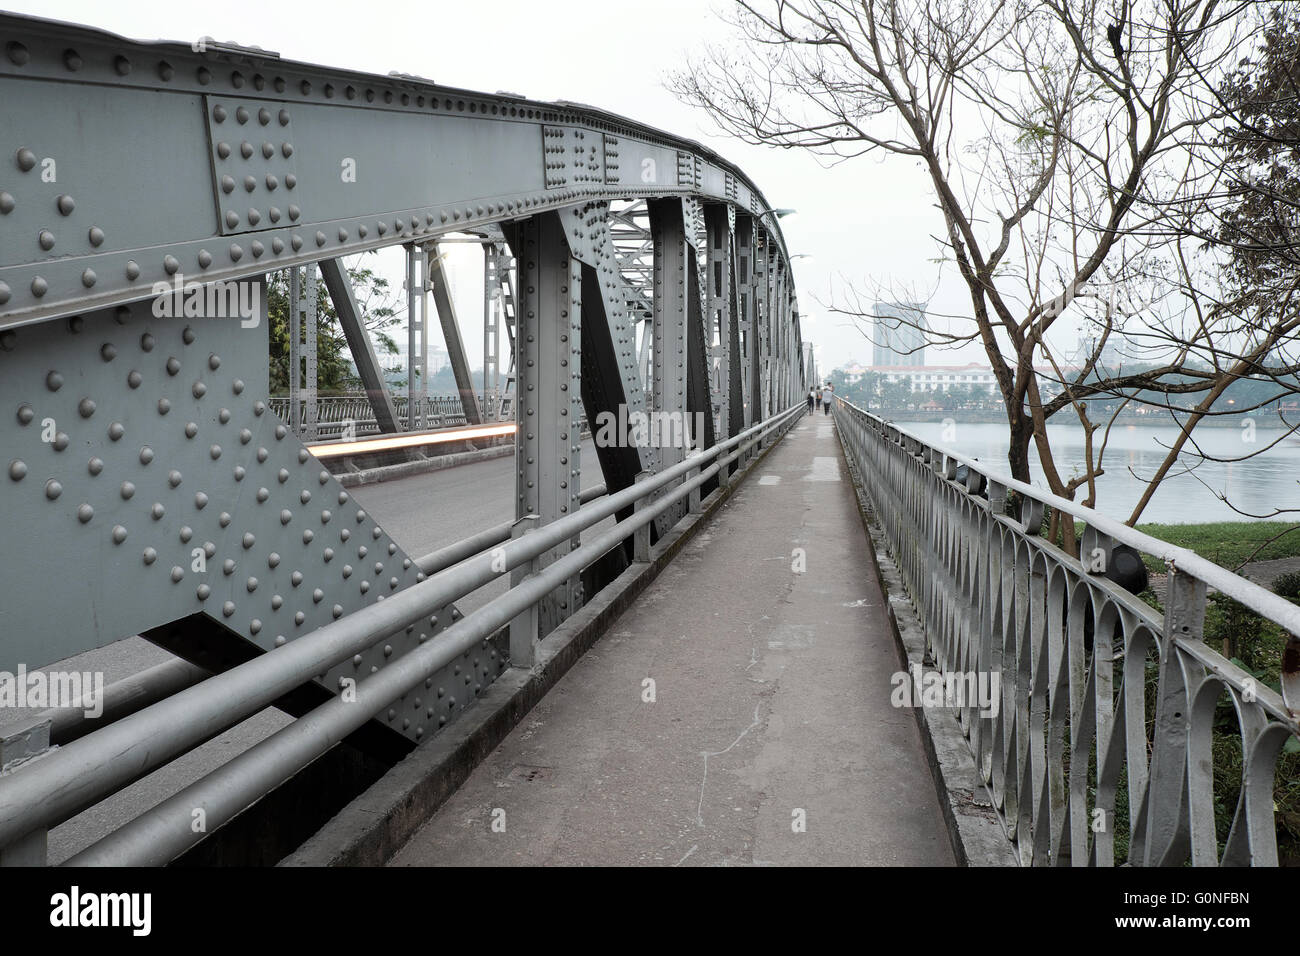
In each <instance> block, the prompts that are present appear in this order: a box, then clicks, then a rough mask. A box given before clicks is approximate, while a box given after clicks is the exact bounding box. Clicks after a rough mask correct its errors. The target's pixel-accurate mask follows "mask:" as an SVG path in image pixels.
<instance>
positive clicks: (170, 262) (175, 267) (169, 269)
mask: <svg viewBox="0 0 1300 956" xmlns="http://www.w3.org/2000/svg"><path fill="white" fill-rule="evenodd" d="M180 268H181V263H180V260H179V259H177V258H176V257H175V256H171V255H168V256H163V269H164V270H165V271H166V273H167V274H168V275H169V276H172V275H175V274H176V273H177V272H178V271H180Z"/></svg>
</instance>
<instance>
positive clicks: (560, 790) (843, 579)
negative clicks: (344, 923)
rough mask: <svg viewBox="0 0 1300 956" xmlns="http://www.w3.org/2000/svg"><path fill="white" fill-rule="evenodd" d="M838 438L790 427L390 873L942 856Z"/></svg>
mask: <svg viewBox="0 0 1300 956" xmlns="http://www.w3.org/2000/svg"><path fill="white" fill-rule="evenodd" d="M834 431H835V428H834V425H833V424H832V422H831V420H830V419H828V418H824V417H822V416H821V415H818V416H816V417H815V418H804V419H802V420H801V421H800V423H799V424H798V425H797V426H796V427H795V428H794V429H793V430H792V431H791V432H790V433H789V434H788V435H787V436H786V437H785V438H784V439H783V440H782V441H781V442H780V443H779V444H778V445H777V446H776V448H775V449H774V450H773V451H772V452H771V454H770V455H769V457H768V458H767V459H766V460H764V461H763V462H762V463H761V464H760V466H759V467H758V469H757V470H756V473H755V474H752V475H751V476H750V477H749V478H748V479H747V480H746V481H745V482H744V484H742V485H741V486H740V487H739V488H738V489H737V491H736V493H735V495H734V496H733V497H732V498H731V499H730V500H729V501H728V502H727V503H726V504H725V505H724V507H723V508H722V509H721V510H720V512H719V513H718V514H717V515H715V516H714V517H713V519H712V520H711V521H710V522H709V523H707V524H706V525H705V526H703V527H702V528H701V529H700V531H699V533H698V534H697V535H696V537H695V538H694V539H693V540H692V541H691V542H690V543H689V544H688V545H687V547H686V548H685V549H684V550H683V551H682V553H680V554H679V555H678V556H677V557H676V558H675V559H674V560H673V562H672V563H671V564H670V565H668V567H667V568H666V569H665V570H664V571H663V573H662V574H661V575H660V576H659V577H658V578H657V579H656V580H655V582H654V583H653V584H652V585H651V586H650V587H649V588H648V589H647V590H646V591H645V592H644V593H643V594H642V595H641V597H640V598H639V599H638V600H637V601H636V602H635V603H634V604H633V605H632V606H631V607H630V608H629V609H628V610H627V611H625V612H624V613H623V615H622V616H621V617H620V618H619V619H618V620H617V621H616V622H615V623H614V624H613V626H612V628H611V630H610V631H609V632H608V633H607V634H606V635H605V636H604V637H602V638H601V640H600V641H599V642H598V643H597V644H596V645H595V647H593V648H592V649H591V650H590V651H588V652H587V653H586V655H584V656H583V658H582V659H581V660H580V661H579V662H578V663H577V664H576V665H575V666H574V667H573V668H572V670H570V671H569V673H568V674H567V675H565V677H564V678H563V679H562V680H561V681H560V682H559V683H558V684H557V685H556V687H554V688H553V689H552V690H551V691H550V693H548V694H547V696H546V697H545V698H543V700H542V701H541V702H540V703H539V704H538V705H537V706H536V707H534V708H533V710H532V711H531V712H530V713H529V714H528V715H527V716H526V717H525V718H524V719H523V721H522V722H521V723H520V724H519V725H518V726H517V727H516V728H515V730H514V731H513V732H512V733H511V734H510V735H509V736H508V738H507V739H506V740H505V741H504V742H503V744H502V745H501V746H499V747H498V748H497V749H496V750H495V751H494V752H493V753H492V754H491V755H490V756H489V757H488V759H487V760H486V761H484V762H483V763H482V764H481V765H480V766H479V767H478V768H477V769H476V770H475V771H474V772H473V773H472V775H471V776H470V778H469V779H468V780H467V781H466V783H465V784H464V785H463V786H461V788H460V789H459V790H458V791H457V792H456V793H455V794H453V795H452V797H451V798H450V799H449V800H448V801H447V802H446V803H445V804H444V805H443V806H442V808H441V809H440V810H439V811H438V812H437V813H436V814H435V815H434V816H433V817H432V818H431V819H430V820H429V822H428V823H427V824H426V825H425V826H424V827H423V828H422V829H421V830H420V831H419V832H418V833H417V834H416V835H415V836H414V837H413V838H412V839H411V840H410V841H409V842H408V843H407V844H406V846H405V847H404V848H403V849H402V850H401V851H399V852H398V853H397V854H396V856H395V857H394V858H393V860H392V861H391V863H390V865H393V866H421V865H461V866H465V865H509V864H523V865H543V864H560V865H562V864H607V865H617V864H641V865H646V864H649V865H655V864H662V865H675V864H682V865H688V866H708V865H763V864H776V865H791V864H793V865H798V864H805V865H813V864H817V865H837V864H838V865H863V864H871V865H891V864H892V865H927V864H929V865H952V863H953V862H954V860H953V856H952V850H951V846H950V844H949V842H948V838H947V831H946V829H945V827H944V824H943V820H942V818H941V815H940V810H939V805H938V800H937V797H936V794H935V787H934V783H933V781H932V779H931V776H930V772H929V769H928V766H927V763H926V760H925V757H924V754H923V751H922V745H921V739H920V733H919V730H918V727H917V724H916V721H915V720H914V719H913V716H912V714H911V712H910V711H909V710H905V709H895V708H893V707H892V706H891V705H890V703H889V698H890V690H891V686H890V676H891V674H893V673H894V672H896V671H898V670H901V669H902V668H903V664H902V662H901V660H900V658H899V654H898V651H897V650H896V646H895V642H894V639H893V636H892V633H891V631H890V627H889V624H888V621H887V618H886V615H885V612H884V610H883V607H884V600H883V598H882V595H881V592H880V588H879V585H878V583H877V581H876V577H875V575H874V573H873V571H872V567H873V565H872V562H873V557H872V555H871V553H870V551H869V548H868V545H867V541H866V536H865V535H864V534H863V532H862V527H861V524H860V521H859V517H858V513H857V500H856V496H855V495H854V492H853V487H852V484H851V482H850V480H849V476H848V474H847V471H846V467H845V463H844V459H843V456H842V455H841V452H840V447H839V442H838V440H837V438H836V436H835V434H834ZM795 549H802V550H803V552H804V553H805V554H806V559H807V568H806V572H805V573H795V572H794V571H793V562H794V561H795V558H796V555H795V553H794V552H795ZM647 678H648V679H651V680H653V681H654V697H655V700H654V702H653V703H649V702H646V701H645V700H644V695H645V685H644V683H643V682H644V681H645V680H646V679H647ZM499 811H504V817H502V814H501V813H500V812H499ZM800 811H802V815H801V814H800ZM800 818H802V819H803V820H804V821H806V830H805V831H804V832H795V830H796V827H795V824H796V823H797V822H798V821H799V819H800ZM494 820H496V821H502V822H504V831H501V830H500V827H499V825H498V827H497V828H496V829H494V827H493V822H494Z"/></svg>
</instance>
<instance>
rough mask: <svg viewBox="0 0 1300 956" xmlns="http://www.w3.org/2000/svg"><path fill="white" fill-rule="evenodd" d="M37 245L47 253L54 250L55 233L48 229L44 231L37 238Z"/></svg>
mask: <svg viewBox="0 0 1300 956" xmlns="http://www.w3.org/2000/svg"><path fill="white" fill-rule="evenodd" d="M36 243H37V245H39V246H40V247H41V248H42V249H44V250H45V251H46V252H49V251H50V250H51V249H53V248H54V233H52V232H50V230H48V229H42V230H41V233H40V235H39V236H37V237H36Z"/></svg>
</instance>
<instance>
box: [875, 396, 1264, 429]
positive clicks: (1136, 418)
mask: <svg viewBox="0 0 1300 956" xmlns="http://www.w3.org/2000/svg"><path fill="white" fill-rule="evenodd" d="M849 401H853V399H852V397H850V398H849ZM855 404H856V403H855ZM863 407H865V406H863ZM867 410H868V411H869V412H871V414H873V415H878V416H880V417H881V418H883V419H885V421H889V422H897V423H898V424H900V425H901V424H904V423H908V424H916V423H923V424H934V425H940V424H943V423H944V422H945V420H951V421H953V422H956V423H957V424H960V425H1003V426H1005V425H1006V424H1007V413H1006V412H1005V411H1004V410H1002V409H1000V408H996V409H941V410H939V411H935V410H924V409H919V408H918V409H888V408H886V409H882V408H878V407H876V406H872V407H871V408H868V409H867ZM1247 419H1250V420H1252V421H1254V422H1255V427H1256V428H1283V427H1285V426H1283V425H1282V424H1281V422H1280V421H1279V419H1278V417H1277V413H1276V412H1273V411H1268V412H1264V411H1255V412H1252V413H1251V414H1242V415H1212V416H1209V417H1207V418H1204V419H1202V420H1201V422H1200V423H1199V424H1198V425H1197V426H1196V427H1197V428H1198V429H1201V428H1236V429H1240V428H1241V427H1242V426H1241V423H1242V422H1243V421H1246V420H1247ZM1107 421H1109V419H1108V418H1101V422H1102V424H1103V425H1104V424H1105V422H1107ZM1051 424H1052V425H1053V426H1059V427H1072V426H1077V425H1078V424H1079V422H1078V419H1074V418H1071V417H1069V415H1067V414H1066V413H1065V412H1062V413H1060V414H1058V415H1056V416H1054V417H1053V418H1052V419H1051ZM1115 424H1116V425H1146V426H1150V427H1162V426H1167V425H1170V424H1171V423H1170V419H1169V415H1168V413H1166V412H1159V413H1156V412H1152V413H1149V414H1142V413H1138V412H1134V413H1130V414H1120V415H1119V416H1118V417H1117V418H1116V419H1115Z"/></svg>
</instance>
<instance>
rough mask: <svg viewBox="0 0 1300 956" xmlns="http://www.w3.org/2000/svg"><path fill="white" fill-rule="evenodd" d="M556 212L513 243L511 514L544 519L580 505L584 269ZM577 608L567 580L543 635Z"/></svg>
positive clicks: (535, 221)
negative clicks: (515, 281)
mask: <svg viewBox="0 0 1300 956" xmlns="http://www.w3.org/2000/svg"><path fill="white" fill-rule="evenodd" d="M559 216H560V213H555V212H546V213H541V214H539V215H536V216H533V217H531V218H530V219H527V220H525V221H524V222H523V223H521V224H520V225H519V227H518V229H517V235H516V236H515V237H514V238H513V239H512V242H511V245H512V247H513V248H514V250H515V256H516V258H517V260H518V262H519V268H520V281H519V289H520V302H519V314H518V316H517V319H516V322H517V332H516V335H515V343H516V349H517V351H518V356H519V357H518V361H517V362H516V365H517V368H518V375H519V382H518V399H517V409H518V410H517V421H518V425H519V427H518V429H517V430H516V432H515V464H516V469H517V474H518V477H517V484H516V500H515V514H516V515H517V516H519V517H524V516H526V515H537V516H538V518H539V520H540V522H541V523H543V524H546V523H548V522H551V521H554V520H556V519H557V518H559V517H561V516H563V515H566V514H569V513H570V512H571V511H574V510H576V509H577V508H578V506H579V491H580V485H581V460H580V456H579V453H580V447H581V446H580V444H579V436H578V429H579V423H580V421H581V418H582V388H581V386H582V371H581V369H582V311H581V310H582V296H581V290H582V274H581V264H580V263H579V262H578V260H577V259H575V258H574V257H573V254H572V252H571V251H570V249H569V244H568V242H567V240H566V239H565V235H564V227H563V226H562V225H561V224H560V221H559ZM578 544H579V539H578V537H577V536H574V537H573V538H571V539H570V540H569V541H567V542H566V543H565V544H564V545H561V546H559V547H556V548H554V549H552V550H551V551H548V552H547V553H546V554H545V555H543V556H542V558H540V559H539V561H538V567H539V568H544V567H546V566H547V565H548V564H550V563H551V562H552V561H554V560H555V559H556V558H558V557H560V556H561V555H563V554H567V553H568V552H569V551H571V550H573V549H574V548H576V547H577V546H578ZM581 605H582V583H581V580H580V579H579V578H577V577H574V578H571V579H569V580H568V581H567V582H566V583H565V584H563V585H561V586H560V587H559V588H557V589H556V590H555V591H553V592H552V593H551V594H550V595H549V596H548V597H547V599H546V600H545V601H543V602H542V605H541V608H540V611H539V628H540V633H541V634H542V635H543V636H545V635H546V634H548V633H550V631H552V630H553V629H554V628H555V627H556V625H558V624H559V623H560V622H561V621H563V620H564V619H565V618H566V617H568V616H569V615H570V614H572V613H573V612H574V611H576V610H577V609H578V608H579V607H580V606H581Z"/></svg>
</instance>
